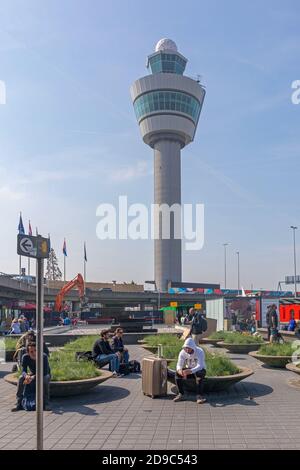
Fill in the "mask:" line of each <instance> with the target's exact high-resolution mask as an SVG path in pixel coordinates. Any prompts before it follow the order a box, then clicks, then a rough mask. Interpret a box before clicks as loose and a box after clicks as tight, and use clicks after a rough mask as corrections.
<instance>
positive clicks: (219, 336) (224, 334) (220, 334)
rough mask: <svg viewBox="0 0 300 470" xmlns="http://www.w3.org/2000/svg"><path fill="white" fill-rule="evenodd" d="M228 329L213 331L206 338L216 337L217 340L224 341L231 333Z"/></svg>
mask: <svg viewBox="0 0 300 470" xmlns="http://www.w3.org/2000/svg"><path fill="white" fill-rule="evenodd" d="M231 334H232V333H231V332H230V331H223V330H221V331H214V332H213V333H211V334H210V335H209V336H208V339H218V340H219V341H225V338H227V336H228V335H231Z"/></svg>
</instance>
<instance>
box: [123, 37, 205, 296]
mask: <svg viewBox="0 0 300 470" xmlns="http://www.w3.org/2000/svg"><path fill="white" fill-rule="evenodd" d="M186 63H187V59H186V58H185V57H184V56H183V55H181V54H180V53H179V52H178V50H177V46H176V44H175V42H174V41H172V40H171V39H161V40H160V41H158V43H157V45H156V48H155V52H154V54H151V55H149V56H148V61H147V68H148V69H149V70H150V72H151V74H150V75H146V76H145V77H143V78H140V79H139V80H136V81H135V82H134V83H133V85H132V86H131V89H130V92H131V98H132V101H133V106H134V110H135V114H136V118H137V121H138V123H139V126H140V130H141V134H142V137H143V140H144V142H145V143H146V144H147V145H150V147H152V148H153V149H154V203H155V204H159V205H161V204H168V206H170V207H171V206H172V205H173V204H181V161H180V151H181V149H182V148H183V147H185V146H186V145H188V144H189V143H190V142H192V141H193V139H194V136H195V132H196V128H197V124H198V120H199V116H200V113H201V108H202V104H203V100H204V96H205V90H204V89H203V87H202V86H201V85H200V83H199V82H198V81H196V80H193V79H191V78H189V77H186V76H184V75H183V73H184V70H185V66H186ZM157 220H158V222H157V223H158V225H159V227H156V228H155V230H157V233H158V238H157V239H155V240H154V276H155V283H156V286H157V289H159V290H160V291H162V292H164V291H167V288H168V282H169V281H174V282H175V281H176V282H180V281H181V239H178V238H177V239H176V237H174V217H171V218H170V222H169V223H170V227H169V229H170V238H169V239H166V238H163V237H162V218H161V217H160V218H159V219H157Z"/></svg>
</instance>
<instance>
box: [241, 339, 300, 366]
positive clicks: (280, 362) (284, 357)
mask: <svg viewBox="0 0 300 470" xmlns="http://www.w3.org/2000/svg"><path fill="white" fill-rule="evenodd" d="M294 352H295V350H294V349H293V348H292V343H283V344H278V343H269V344H266V345H263V346H261V348H260V349H259V350H258V351H254V352H251V353H249V354H250V355H251V356H252V357H255V359H258V360H259V361H261V362H263V363H264V364H266V365H267V366H270V367H278V368H280V369H284V368H285V366H286V365H287V364H288V363H289V362H292V356H293V354H294Z"/></svg>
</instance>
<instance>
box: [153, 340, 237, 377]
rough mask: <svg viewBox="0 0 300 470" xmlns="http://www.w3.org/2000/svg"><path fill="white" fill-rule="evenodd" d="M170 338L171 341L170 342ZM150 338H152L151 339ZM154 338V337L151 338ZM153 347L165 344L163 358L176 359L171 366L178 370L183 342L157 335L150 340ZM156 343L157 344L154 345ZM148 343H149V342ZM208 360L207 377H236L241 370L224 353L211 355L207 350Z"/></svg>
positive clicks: (206, 356) (206, 357) (206, 358)
mask: <svg viewBox="0 0 300 470" xmlns="http://www.w3.org/2000/svg"><path fill="white" fill-rule="evenodd" d="M168 337H169V340H168ZM149 338H150V337H149ZM151 338H152V337H151ZM150 341H151V346H152V345H155V346H157V344H163V349H162V356H163V357H165V358H166V359H174V361H172V362H171V363H170V365H169V367H170V368H171V369H174V370H175V369H176V364H177V358H178V355H179V353H180V351H181V349H182V346H183V340H180V339H178V338H177V337H176V336H173V337H172V335H167V334H164V335H155V340H154V339H150ZM153 342H155V344H154V343H153ZM147 343H148V341H147ZM203 350H204V352H205V360H206V367H207V370H206V376H207V377H216V376H218V377H220V376H225V375H234V374H238V373H239V368H238V367H237V366H236V365H235V364H234V363H233V362H232V361H231V360H230V359H228V357H226V356H225V354H222V353H210V352H208V351H207V350H206V349H205V348H203Z"/></svg>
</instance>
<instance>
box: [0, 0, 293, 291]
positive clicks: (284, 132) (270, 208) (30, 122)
mask: <svg viewBox="0 0 300 470" xmlns="http://www.w3.org/2000/svg"><path fill="white" fill-rule="evenodd" d="M299 15H300V4H299V2H298V1H297V0H295V1H291V0H289V1H286V2H281V1H276V0H272V1H268V0H265V1H264V2H261V1H257V0H255V1H252V2H248V1H241V0H228V1H221V0H218V1H217V0H213V1H210V2H206V1H201V0H197V1H196V0H190V1H188V2H181V1H175V0H172V1H164V2H161V1H157V0H154V1H151V2H148V1H147V2H146V1H141V0H140V1H136V0H128V1H124V0H123V1H121V0H119V1H117V0H114V1H111V2H106V1H96V0H85V1H83V0H64V1H63V2H62V1H58V0H54V1H53V0H51V1H50V0H44V1H43V2H40V1H33V0H27V1H18V0H9V1H5V0H2V2H1V4H0V80H3V81H5V84H6V89H7V103H6V105H0V210H1V213H0V215H1V221H2V223H1V226H2V230H1V250H0V271H4V272H16V271H17V270H18V259H17V256H16V254H15V252H16V239H15V235H16V228H17V224H18V212H19V211H20V210H22V212H23V218H24V223H25V225H26V226H27V224H28V219H29V218H30V219H31V223H32V226H33V227H35V226H38V228H39V231H40V232H41V233H42V234H44V235H47V233H48V232H50V233H51V239H52V244H53V246H54V248H55V249H56V251H57V255H58V257H59V261H60V262H61V264H62V253H61V251H62V244H63V238H64V237H66V239H67V247H68V261H67V269H68V273H67V277H71V276H73V275H75V274H76V273H77V272H80V271H82V257H83V255H82V253H83V240H86V242H87V252H88V268H87V272H88V279H89V280H99V281H100V280H103V281H111V280H112V279H116V280H118V281H131V280H132V279H134V280H135V281H138V282H143V281H144V280H145V279H153V246H152V242H151V241H125V240H123V241H99V240H98V239H97V238H96V224H97V218H96V215H95V213H96V207H97V206H98V205H99V204H100V203H102V202H109V203H116V202H117V199H118V195H123V194H126V195H127V196H128V200H129V203H134V202H141V203H146V204H150V203H151V201H152V197H153V174H152V166H153V155H152V151H151V149H150V148H149V147H147V146H146V145H144V144H143V142H142V140H141V137H140V134H139V129H138V126H137V123H136V121H135V116H134V112H133V108H132V104H131V101H130V95H129V87H130V85H131V83H132V82H133V81H134V80H135V79H137V78H139V77H141V76H143V75H146V74H147V70H146V68H145V63H146V57H147V55H148V54H150V53H152V52H153V50H154V46H155V44H156V42H157V41H158V40H159V39H160V38H162V37H170V38H172V39H173V40H175V41H176V43H177V45H178V49H179V51H180V52H181V53H182V54H183V55H185V56H186V57H187V58H188V60H189V62H188V66H187V70H186V73H187V74H188V75H190V76H196V75H197V74H200V75H201V76H202V82H203V84H204V85H205V86H206V88H207V95H206V99H205V103H204V106H203V110H202V115H201V118H200V121H199V126H198V130H197V133H196V138H195V141H194V142H193V143H192V144H191V145H190V146H188V147H186V148H185V149H184V150H183V152H182V202H185V203H196V202H201V203H204V204H205V245H204V248H203V249H202V250H201V251H199V252H185V253H184V254H183V279H184V280H185V281H195V282H205V281H207V282H221V283H222V282H223V247H222V243H224V242H229V243H230V245H229V247H228V282H227V286H229V287H233V288H235V287H236V285H237V270H236V254H235V253H236V251H237V250H239V251H240V262H241V284H242V285H243V286H244V287H245V288H250V286H251V284H253V286H254V287H256V288H260V287H263V288H275V287H276V286H277V282H278V281H279V280H281V279H283V278H284V276H285V275H286V274H292V272H293V264H292V263H293V257H292V234H291V231H290V229H289V226H290V225H292V224H295V225H297V224H298V225H299V227H300V212H299V198H298V193H299V191H298V181H299V177H300V171H299V163H298V162H299V155H300V142H299V125H300V105H298V106H297V105H293V104H292V102H291V94H292V90H291V83H292V81H294V80H296V79H300V67H299V63H300V30H299ZM299 240H300V238H299ZM298 260H299V261H300V253H299V256H298ZM24 266H26V263H25V262H24Z"/></svg>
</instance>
